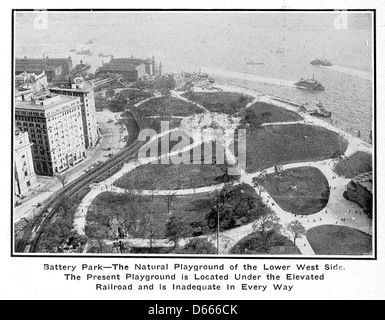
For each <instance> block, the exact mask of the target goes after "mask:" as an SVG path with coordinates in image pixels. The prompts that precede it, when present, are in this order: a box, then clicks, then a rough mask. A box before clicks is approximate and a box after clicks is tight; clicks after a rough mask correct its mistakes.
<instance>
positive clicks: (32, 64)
mask: <svg viewBox="0 0 385 320" xmlns="http://www.w3.org/2000/svg"><path fill="white" fill-rule="evenodd" d="M71 70H72V59H71V57H68V58H49V57H44V58H43V59H30V58H27V57H24V58H16V61H15V73H16V75H19V74H21V73H23V72H28V73H35V74H40V73H41V72H42V71H44V72H45V74H46V75H47V79H48V82H51V81H52V80H53V79H54V78H56V77H60V76H62V77H65V76H67V75H69V74H70V72H71Z"/></svg>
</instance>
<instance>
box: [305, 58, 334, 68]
mask: <svg viewBox="0 0 385 320" xmlns="http://www.w3.org/2000/svg"><path fill="white" fill-rule="evenodd" d="M310 63H311V64H312V65H313V66H323V67H331V66H332V65H333V64H332V63H331V62H330V61H329V60H326V59H318V58H316V59H314V60H313V61H312V62H310Z"/></svg>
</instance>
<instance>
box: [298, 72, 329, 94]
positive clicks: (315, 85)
mask: <svg viewBox="0 0 385 320" xmlns="http://www.w3.org/2000/svg"><path fill="white" fill-rule="evenodd" d="M294 85H295V86H297V87H298V88H300V89H306V90H313V91H319V90H325V87H324V86H323V85H322V84H321V83H320V82H318V81H317V80H315V79H314V74H313V78H312V79H301V80H299V81H298V82H296V83H294Z"/></svg>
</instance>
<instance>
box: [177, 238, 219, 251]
mask: <svg viewBox="0 0 385 320" xmlns="http://www.w3.org/2000/svg"><path fill="white" fill-rule="evenodd" d="M177 253H178V254H216V253H217V249H216V248H215V247H214V246H213V245H212V244H211V243H210V242H208V241H207V240H206V239H203V238H197V239H193V240H191V241H190V242H189V243H188V244H186V245H185V246H184V247H183V248H180V249H178V250H177Z"/></svg>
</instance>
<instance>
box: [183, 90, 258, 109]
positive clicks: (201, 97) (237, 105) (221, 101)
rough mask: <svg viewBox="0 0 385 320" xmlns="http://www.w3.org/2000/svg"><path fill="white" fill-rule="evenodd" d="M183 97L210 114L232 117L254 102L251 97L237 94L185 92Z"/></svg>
mask: <svg viewBox="0 0 385 320" xmlns="http://www.w3.org/2000/svg"><path fill="white" fill-rule="evenodd" d="M182 96H183V97H185V98H187V99H189V100H191V101H193V102H195V103H198V104H200V105H201V106H203V107H205V108H206V109H207V110H209V111H210V112H218V113H226V114H229V115H233V114H235V113H237V112H238V111H240V110H241V109H242V108H244V107H246V105H247V104H249V103H250V102H252V101H253V100H254V98H253V97H251V96H249V95H245V94H242V93H237V92H224V91H221V92H187V93H184V94H183V95H182Z"/></svg>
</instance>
